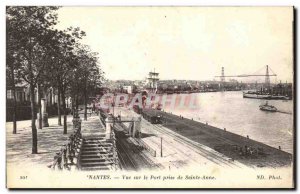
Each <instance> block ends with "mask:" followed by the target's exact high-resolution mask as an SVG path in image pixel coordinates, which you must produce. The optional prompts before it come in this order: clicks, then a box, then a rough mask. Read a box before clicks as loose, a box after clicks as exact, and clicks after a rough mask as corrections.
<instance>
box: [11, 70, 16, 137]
mask: <svg viewBox="0 0 300 194" xmlns="http://www.w3.org/2000/svg"><path fill="white" fill-rule="evenodd" d="M11 79H12V91H13V98H14V100H13V101H14V107H13V134H17V99H16V86H15V74H14V66H13V65H12V66H11Z"/></svg>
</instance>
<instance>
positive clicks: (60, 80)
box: [49, 27, 85, 134]
mask: <svg viewBox="0 0 300 194" xmlns="http://www.w3.org/2000/svg"><path fill="white" fill-rule="evenodd" d="M52 36H53V39H52V40H53V41H52V44H53V49H52V54H53V56H54V58H55V59H56V60H55V62H54V63H52V65H51V67H50V69H51V71H50V72H51V73H50V74H49V75H51V77H52V79H51V80H52V84H53V86H54V87H55V88H57V91H58V99H59V100H58V123H59V124H61V117H60V115H61V113H60V109H61V108H62V109H63V115H64V122H63V123H64V124H63V128H64V130H63V133H64V134H67V108H66V102H65V101H66V94H67V93H68V89H69V85H70V82H72V81H73V77H74V75H73V69H74V68H76V61H75V60H74V58H76V57H75V55H74V53H73V49H74V47H75V45H76V44H78V40H79V39H81V38H82V37H83V36H85V33H84V32H83V31H80V29H79V28H72V27H70V28H68V29H67V30H64V31H58V30H55V31H53V32H52ZM53 78H54V79H53ZM60 99H62V107H61V102H60Z"/></svg>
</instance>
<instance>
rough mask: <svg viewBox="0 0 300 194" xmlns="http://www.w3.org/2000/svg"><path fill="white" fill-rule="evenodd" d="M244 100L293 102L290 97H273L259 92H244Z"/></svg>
mask: <svg viewBox="0 0 300 194" xmlns="http://www.w3.org/2000/svg"><path fill="white" fill-rule="evenodd" d="M243 98H254V99H265V100H291V99H292V98H291V97H289V96H283V95H271V94H268V93H262V92H259V91H247V92H243Z"/></svg>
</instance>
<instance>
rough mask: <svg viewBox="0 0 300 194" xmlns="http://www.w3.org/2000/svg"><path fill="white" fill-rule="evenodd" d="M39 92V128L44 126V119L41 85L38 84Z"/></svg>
mask: <svg viewBox="0 0 300 194" xmlns="http://www.w3.org/2000/svg"><path fill="white" fill-rule="evenodd" d="M37 94H38V107H39V129H42V128H43V120H42V104H41V100H42V99H41V86H40V84H37Z"/></svg>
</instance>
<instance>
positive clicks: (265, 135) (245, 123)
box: [165, 91, 293, 153]
mask: <svg viewBox="0 0 300 194" xmlns="http://www.w3.org/2000/svg"><path fill="white" fill-rule="evenodd" d="M184 95H196V101H197V103H198V104H199V106H198V108H197V109H185V110H183V109H180V108H176V106H175V108H173V109H168V107H165V111H167V112H172V113H173V114H177V115H182V116H184V117H187V118H193V119H194V120H199V121H200V122H204V123H205V122H208V124H209V125H213V126H216V127H220V128H222V129H223V128H226V130H227V131H230V132H233V133H236V134H239V135H242V136H247V135H248V136H249V137H250V138H251V139H253V140H256V141H259V142H262V143H265V144H267V145H270V146H272V147H276V148H278V146H281V149H282V150H284V151H287V152H289V153H292V152H293V115H292V114H284V113H279V112H265V111H261V110H259V105H261V104H263V103H265V101H266V100H258V99H249V98H243V94H242V92H241V91H232V92H210V93H198V94H184ZM268 102H269V104H270V105H274V106H275V107H276V108H277V109H278V110H280V111H284V112H289V113H292V112H293V101H292V100H289V101H282V100H268Z"/></svg>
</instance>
